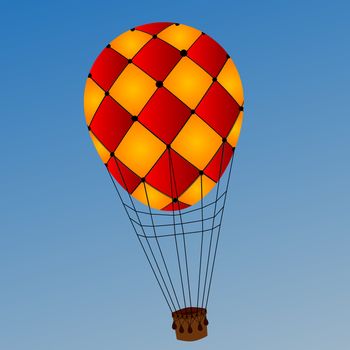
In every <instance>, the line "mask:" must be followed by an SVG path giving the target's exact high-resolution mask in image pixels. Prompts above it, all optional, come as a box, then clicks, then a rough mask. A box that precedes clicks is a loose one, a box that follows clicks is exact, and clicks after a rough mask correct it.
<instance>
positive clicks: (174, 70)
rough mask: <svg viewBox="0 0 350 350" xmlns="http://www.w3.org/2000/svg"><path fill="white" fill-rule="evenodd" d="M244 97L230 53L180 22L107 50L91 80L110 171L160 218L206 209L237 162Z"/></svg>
mask: <svg viewBox="0 0 350 350" xmlns="http://www.w3.org/2000/svg"><path fill="white" fill-rule="evenodd" d="M243 103H244V100H243V89H242V84H241V80H240V77H239V74H238V71H237V69H236V67H235V65H234V63H233V61H232V59H231V58H230V56H229V55H228V54H227V53H226V51H225V50H224V49H223V48H222V47H221V46H220V45H219V44H218V43H217V42H216V41H214V40H213V39H212V38H211V37H210V36H208V35H207V34H204V33H202V32H201V31H199V30H197V29H195V28H193V27H190V26H186V25H183V24H175V23H168V22H166V23H163V22H162V23H151V24H146V25H142V26H138V27H136V28H133V29H131V30H129V31H127V32H125V33H123V34H121V35H120V36H118V37H117V38H115V39H114V40H112V41H111V42H110V44H108V45H107V47H106V48H105V49H104V50H103V51H102V52H101V54H100V55H99V56H98V57H97V59H96V61H95V63H94V64H93V66H92V68H91V71H90V74H89V77H88V79H87V81H86V87H85V95H84V109H85V116H86V122H87V125H88V129H89V132H90V136H91V138H92V141H93V143H94V145H95V147H96V150H97V152H98V154H99V155H100V157H101V159H102V161H103V162H104V163H105V165H106V166H107V168H108V171H109V172H110V173H111V174H112V176H113V177H114V178H115V179H116V180H117V181H118V183H119V184H120V185H121V186H122V187H123V188H124V189H125V190H126V191H128V192H129V193H130V194H131V196H133V197H134V198H136V199H138V200H139V201H141V202H142V203H144V204H145V205H148V206H150V207H152V208H155V209H159V210H181V209H184V208H186V207H189V206H191V205H194V204H196V203H197V202H198V201H200V200H201V199H202V198H203V197H204V196H205V195H206V194H207V193H208V192H209V191H211V189H212V188H213V187H214V186H215V184H216V183H217V182H218V180H219V179H220V177H221V176H222V174H223V173H224V171H225V169H226V167H227V165H228V164H229V162H230V159H231V157H232V156H233V153H234V149H235V147H236V144H237V141H238V137H239V133H240V129H241V124H242V119H243Z"/></svg>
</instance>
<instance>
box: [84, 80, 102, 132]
mask: <svg viewBox="0 0 350 350" xmlns="http://www.w3.org/2000/svg"><path fill="white" fill-rule="evenodd" d="M104 96H105V92H104V91H103V90H102V89H101V88H100V87H99V86H98V85H97V84H96V83H95V82H94V81H93V80H92V79H90V78H88V79H87V80H86V85H85V92H84V112H85V119H86V124H87V125H90V123H91V120H92V118H93V116H94V114H95V112H96V110H97V108H98V106H99V105H100V103H101V102H102V100H103V98H104Z"/></svg>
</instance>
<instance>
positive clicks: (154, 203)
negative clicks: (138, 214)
mask: <svg viewBox="0 0 350 350" xmlns="http://www.w3.org/2000/svg"><path fill="white" fill-rule="evenodd" d="M145 187H146V190H145ZM146 191H147V195H146ZM132 196H133V197H134V198H136V199H137V200H139V201H140V202H142V203H143V204H145V205H147V206H148V205H149V206H150V207H152V208H155V209H162V208H164V207H166V206H167V205H168V204H170V203H171V201H172V199H171V198H170V197H168V196H166V195H165V194H163V193H162V192H159V191H158V190H156V189H155V188H154V187H152V186H150V185H148V184H147V183H140V184H139V185H138V186H137V187H136V189H135V191H134V192H133V193H132ZM147 197H148V201H147ZM148 203H149V204H148Z"/></svg>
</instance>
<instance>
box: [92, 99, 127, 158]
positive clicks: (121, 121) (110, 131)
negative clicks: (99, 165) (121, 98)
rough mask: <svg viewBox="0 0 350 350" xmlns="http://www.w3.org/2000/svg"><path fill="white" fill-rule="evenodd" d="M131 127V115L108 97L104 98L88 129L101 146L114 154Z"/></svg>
mask: <svg viewBox="0 0 350 350" xmlns="http://www.w3.org/2000/svg"><path fill="white" fill-rule="evenodd" d="M131 125H132V120H131V115H130V114H129V113H128V112H127V111H126V110H125V109H123V108H122V107H121V106H120V105H119V104H118V103H117V102H115V101H114V100H113V99H112V98H111V97H110V96H106V97H105V98H104V99H103V101H102V103H101V105H100V107H99V108H98V110H97V112H96V113H95V115H94V118H93V119H92V122H91V124H90V128H91V131H92V132H93V133H94V134H95V136H96V137H97V138H98V139H99V140H100V141H101V142H102V143H103V145H104V146H105V147H106V148H107V149H108V150H109V151H110V152H114V150H115V149H116V148H117V146H118V145H119V143H120V141H121V140H122V138H123V136H124V135H125V134H126V132H127V131H128V130H129V128H130V126H131Z"/></svg>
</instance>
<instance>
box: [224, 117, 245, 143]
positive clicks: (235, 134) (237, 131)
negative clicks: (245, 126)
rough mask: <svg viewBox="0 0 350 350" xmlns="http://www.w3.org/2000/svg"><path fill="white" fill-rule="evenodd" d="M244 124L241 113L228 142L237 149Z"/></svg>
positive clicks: (228, 137)
mask: <svg viewBox="0 0 350 350" xmlns="http://www.w3.org/2000/svg"><path fill="white" fill-rule="evenodd" d="M242 122H243V112H240V113H239V115H238V118H237V119H236V121H235V123H234V125H233V127H232V129H231V131H230V133H229V134H228V136H227V141H228V143H229V144H230V145H231V146H232V147H236V145H237V142H238V138H239V134H240V132H241V127H242Z"/></svg>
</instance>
